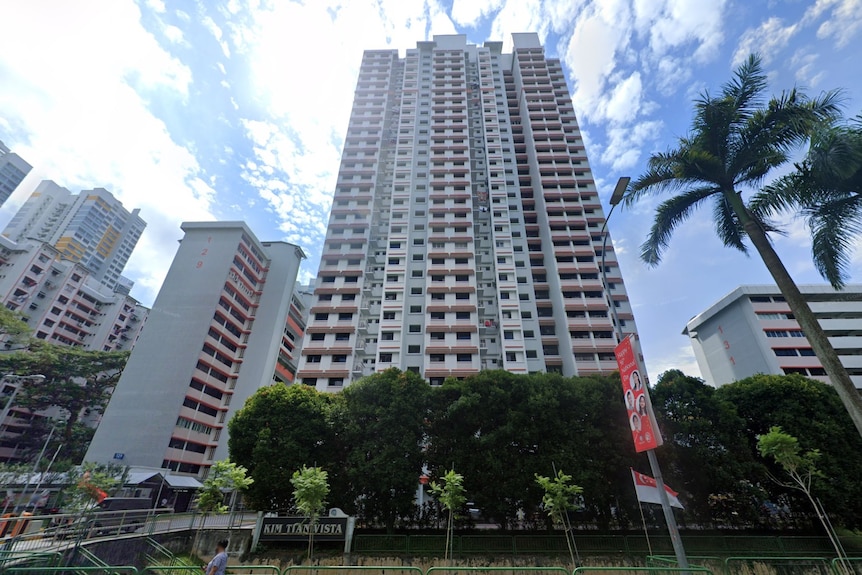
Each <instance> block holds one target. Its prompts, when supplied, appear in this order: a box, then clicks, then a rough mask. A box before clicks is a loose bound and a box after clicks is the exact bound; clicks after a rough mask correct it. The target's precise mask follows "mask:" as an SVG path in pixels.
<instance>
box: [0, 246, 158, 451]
mask: <svg viewBox="0 0 862 575" xmlns="http://www.w3.org/2000/svg"><path fill="white" fill-rule="evenodd" d="M0 302H2V305H5V306H6V308H8V309H10V310H13V311H16V312H19V313H20V314H21V315H22V317H23V318H24V321H26V322H27V324H28V325H29V326H30V328H31V329H32V335H33V337H35V338H38V339H42V340H45V341H48V342H50V343H53V344H56V345H62V346H68V347H80V348H82V349H91V350H99V351H124V350H125V351H127V350H130V349H132V347H134V344H135V342H136V340H137V338H138V336H139V335H140V333H141V329H142V327H143V325H144V323H145V322H146V318H147V312H148V309H147V308H146V307H144V306H142V305H141V304H140V303H139V302H138V301H137V300H135V299H134V298H131V297H129V296H128V295H124V294H121V293H117V292H114V291H112V290H109V289H107V288H106V287H105V286H103V285H102V284H100V283H99V282H98V281H96V280H95V279H94V278H93V277H92V275H91V273H90V271H89V270H88V269H87V268H85V267H83V266H81V265H80V264H76V263H74V262H70V261H68V260H65V259H63V258H62V257H61V254H60V252H59V251H58V250H57V249H56V248H55V247H53V246H52V245H50V244H47V243H44V242H40V241H37V240H24V241H22V242H21V243H19V244H16V243H15V242H12V241H11V240H9V239H8V238H5V237H2V236H0ZM0 345H2V348H0V349H3V350H13V349H14V344H13V343H11V342H8V341H7V342H4V343H2V344H0ZM22 385H27V381H26V379H21V378H11V379H8V380H7V379H3V380H2V383H0V387H2V394H3V395H4V396H5V398H7V399H5V401H7V402H8V403H7V405H8V409H7V410H4V412H5V413H6V414H7V415H6V417H4V418H2V421H0V460H3V461H13V460H17V459H19V458H20V457H21V456H22V453H21V451H20V450H19V444H20V439H21V437H22V436H23V435H24V434H26V433H27V432H28V430H29V429H30V425H31V424H32V421H33V419H34V418H38V417H44V416H46V415H47V416H52V415H55V414H53V413H31V412H30V411H29V410H27V409H24V408H22V407H21V406H20V405H18V404H16V403H15V402H14V401H13V400H12V399H11V398H13V397H14V396H15V394H16V393H17V391H16V389H17V388H18V387H20V386H22ZM83 421H86V422H88V423H90V424H92V425H95V424H96V423H97V421H96V420H92V419H84V420H83Z"/></svg>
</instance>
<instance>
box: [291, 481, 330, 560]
mask: <svg viewBox="0 0 862 575" xmlns="http://www.w3.org/2000/svg"><path fill="white" fill-rule="evenodd" d="M290 484H291V485H293V500H294V503H295V504H296V508H297V509H299V512H300V513H302V514H303V515H305V516H306V517H307V518H308V521H309V523H310V524H311V525H310V529H309V530H308V562H309V563H311V561H312V554H313V553H314V530H315V527H316V526H317V520H318V518H320V515H321V514H322V513H323V511H324V510H325V509H326V498H327V497H329V478H328V477H327V474H326V471H324V470H323V469H321V468H320V467H306V466H305V465H303V466H302V469H298V470H297V471H295V472H294V473H293V477H291V478H290Z"/></svg>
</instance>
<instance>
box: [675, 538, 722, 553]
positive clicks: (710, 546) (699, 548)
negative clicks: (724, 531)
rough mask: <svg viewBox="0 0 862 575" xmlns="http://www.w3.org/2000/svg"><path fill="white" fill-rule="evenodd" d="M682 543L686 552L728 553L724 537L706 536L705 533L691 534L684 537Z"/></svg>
mask: <svg viewBox="0 0 862 575" xmlns="http://www.w3.org/2000/svg"><path fill="white" fill-rule="evenodd" d="M682 545H683V547H685V551H686V553H693V554H705V553H716V554H721V555H727V552H728V548H727V546H726V543H725V541H724V538H723V537H705V536H703V535H689V536H686V537H683V538H682Z"/></svg>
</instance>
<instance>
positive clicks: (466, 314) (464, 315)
mask: <svg viewBox="0 0 862 575" xmlns="http://www.w3.org/2000/svg"><path fill="white" fill-rule="evenodd" d="M455 319H470V312H469V311H457V312H455Z"/></svg>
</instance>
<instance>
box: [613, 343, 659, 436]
mask: <svg viewBox="0 0 862 575" xmlns="http://www.w3.org/2000/svg"><path fill="white" fill-rule="evenodd" d="M634 337H635V336H634V334H630V335H629V336H628V337H626V338H625V339H624V340H623V341H621V342H620V344H619V345H618V346H617V347H616V348H615V349H614V355H615V356H616V358H617V365H618V366H619V369H620V379H622V383H623V398H624V401H625V404H626V410H627V411H628V417H629V426H630V427H631V430H632V440H633V441H634V442H635V451H637V452H638V453H640V452H642V451H647V450H649V449H655V448H656V447H658V446H659V445H661V444H662V438H661V433H659V431H658V426H657V425H656V424H655V415H654V414H653V411H652V403H651V402H650V398H649V393H648V391H647V387H646V372H645V371H644V369H643V367H642V365H641V362H640V361H639V355H638V354H636V353H635V349H634Z"/></svg>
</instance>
